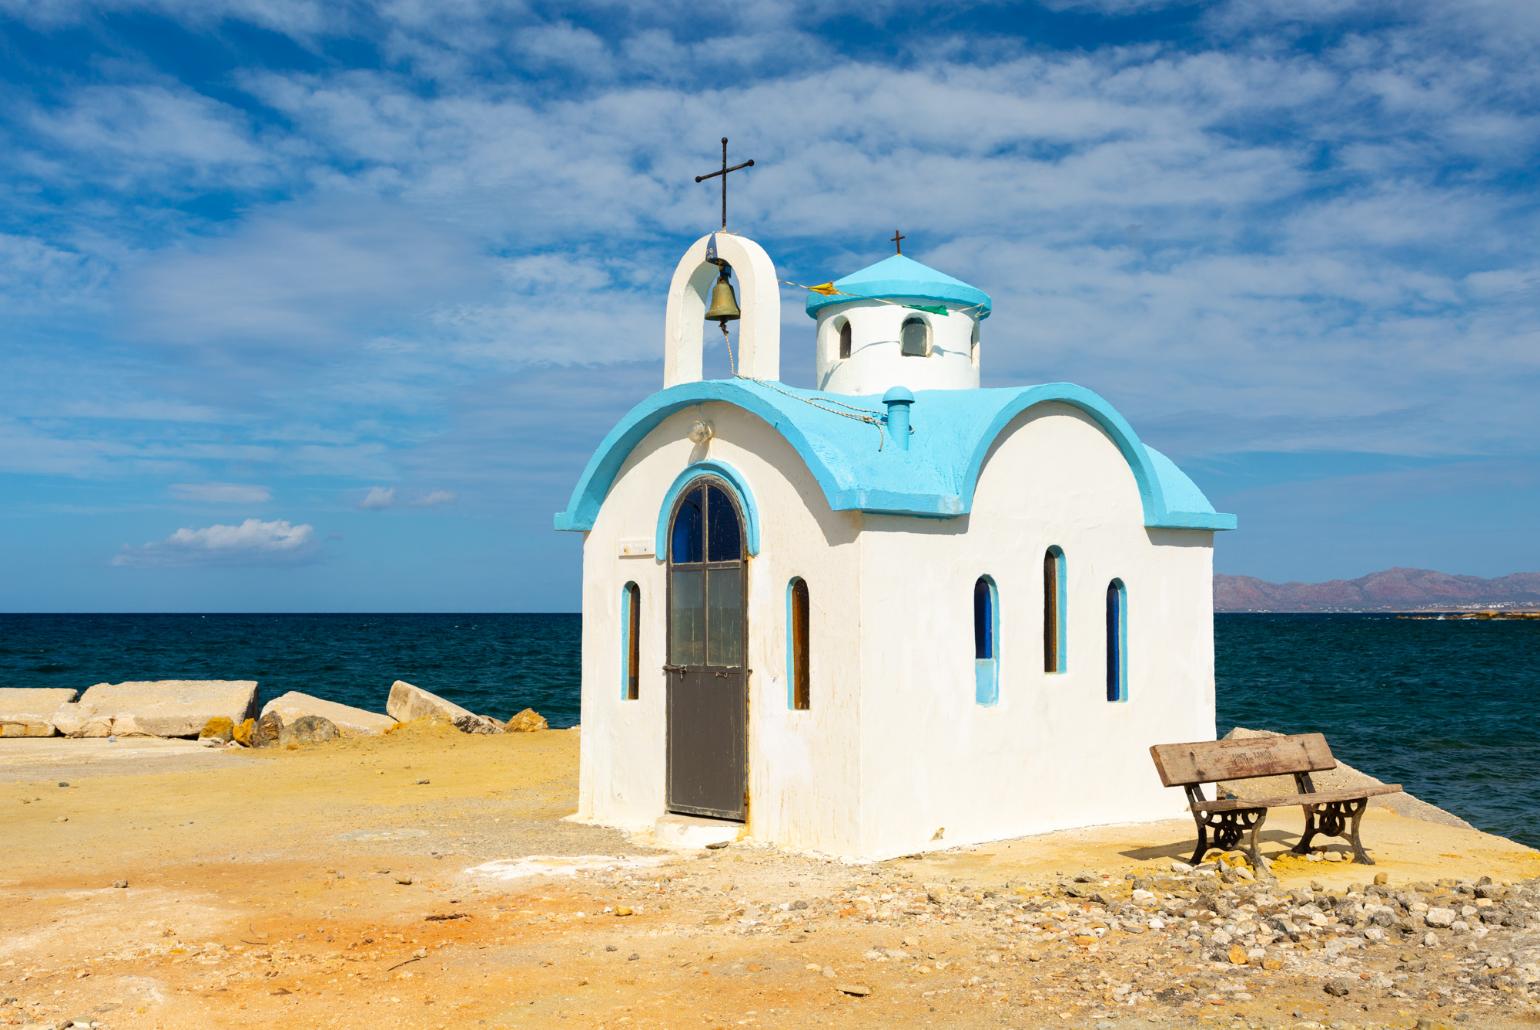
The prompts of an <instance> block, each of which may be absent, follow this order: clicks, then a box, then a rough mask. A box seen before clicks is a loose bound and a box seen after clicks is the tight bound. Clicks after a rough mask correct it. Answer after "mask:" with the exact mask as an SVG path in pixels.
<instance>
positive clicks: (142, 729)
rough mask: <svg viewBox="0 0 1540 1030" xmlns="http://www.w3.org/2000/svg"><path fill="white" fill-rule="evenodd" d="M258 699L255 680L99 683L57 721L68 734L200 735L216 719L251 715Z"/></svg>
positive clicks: (57, 726) (70, 704)
mask: <svg viewBox="0 0 1540 1030" xmlns="http://www.w3.org/2000/svg"><path fill="white" fill-rule="evenodd" d="M256 703H257V684H256V681H255V680H143V681H131V682H127V683H98V684H96V685H95V686H93V687H89V688H87V689H86V691H85V693H83V694H82V695H80V700H79V701H70V702H66V703H64V704H61V705H59V706H58V707H57V708H56V709H55V710H54V713H53V717H52V721H53V725H54V727H55V729H57V730H58V731H59V732H60V733H62V734H63V735H64V736H66V737H133V736H139V737H196V736H198V734H199V732H200V731H202V729H203V727H204V726H206V725H207V724H208V722H209V720H210V719H214V718H225V719H229V720H231V721H232V722H240V721H242V720H244V719H246V718H249V717H250V715H251V713H252V711H253V710H254V709H255V708H256Z"/></svg>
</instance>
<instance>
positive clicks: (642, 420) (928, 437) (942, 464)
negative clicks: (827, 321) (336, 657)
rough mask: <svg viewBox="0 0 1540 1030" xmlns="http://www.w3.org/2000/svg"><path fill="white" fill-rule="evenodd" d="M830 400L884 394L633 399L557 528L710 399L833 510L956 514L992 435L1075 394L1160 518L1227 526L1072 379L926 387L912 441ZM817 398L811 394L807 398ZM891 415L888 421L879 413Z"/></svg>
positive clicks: (590, 521) (746, 389) (771, 392)
mask: <svg viewBox="0 0 1540 1030" xmlns="http://www.w3.org/2000/svg"><path fill="white" fill-rule="evenodd" d="M828 401H835V402H837V403H841V404H849V405H854V406H856V407H861V408H870V409H873V410H880V407H879V406H880V404H881V401H880V398H876V397H850V396H845V395H841V394H829V393H823V392H820V391H816V390H800V389H797V388H795V387H790V386H786V385H784V384H780V383H776V384H774V385H773V388H772V387H771V386H766V385H761V384H759V383H754V382H750V381H748V380H708V381H703V382H695V383H681V384H679V385H678V386H672V387H669V388H668V389H666V390H661V391H659V392H658V393H655V394H653V395H652V396H651V397H648V398H647V399H646V400H644V401H642V402H641V403H640V404H638V405H637V406H636V407H634V408H632V409H631V411H630V412H628V413H627V414H626V415H625V416H624V417H623V418H622V419H621V420H620V422H619V424H617V425H616V426H615V427H614V428H613V429H612V430H610V432H609V435H607V436H606V437H605V438H604V441H603V442H602V443H600V445H599V447H598V449H597V450H596V451H595V452H594V454H593V456H592V457H591V458H590V459H589V461H588V465H587V467H586V468H585V469H584V470H583V474H582V476H581V478H579V480H578V483H577V486H576V488H574V490H573V492H572V496H571V498H570V499H569V500H568V502H567V510H566V511H563V512H561V513H560V514H558V515H557V516H556V519H555V524H556V528H557V529H561V530H574V531H585V530H589V529H592V528H593V525H594V520H595V519H596V518H598V516H599V507H600V505H601V504H603V502H604V498H605V495H606V494H608V493H609V490H610V487H611V485H613V483H614V482H615V478H616V477H617V476H618V475H619V474H620V469H621V467H622V466H623V465H624V464H625V461H626V458H627V457H629V456H630V454H631V452H632V450H633V449H634V448H635V447H636V446H637V444H639V443H640V442H641V441H642V440H643V438H645V437H646V436H647V434H648V433H650V432H651V431H652V430H653V429H655V428H657V426H658V425H659V424H660V423H662V422H663V420H664V419H666V418H668V417H669V416H670V415H673V414H675V413H676V412H679V411H684V410H686V409H689V408H692V407H696V406H698V405H700V404H704V403H708V402H721V403H724V404H730V405H733V406H734V407H737V408H739V409H741V410H743V411H745V412H747V413H749V414H751V415H754V416H756V417H757V418H759V419H761V420H762V421H764V422H765V423H766V424H767V425H768V426H770V427H771V428H772V429H773V430H774V431H775V432H777V433H779V434H780V435H781V437H782V438H783V439H785V440H786V442H787V443H788V444H789V445H790V446H791V447H792V449H793V450H795V451H796V452H797V454H798V456H799V457H800V458H801V460H802V462H803V464H804V465H806V466H807V469H808V471H809V473H811V474H812V476H813V478H814V480H816V481H817V483H818V486H819V488H820V489H821V490H822V491H823V494H824V497H825V499H826V500H827V502H828V504H829V507H830V509H831V510H834V511H852V510H859V511H868V512H880V513H884V514H893V515H914V516H921V517H931V518H954V517H956V516H958V515H966V514H968V512H969V510H970V509H971V508H972V505H973V494H974V490H975V488H976V487H977V485H978V479H979V475H980V473H981V471H982V469H983V466H984V462H985V460H986V459H987V458H988V456H989V453H990V450H991V448H992V446H993V444H994V442H995V440H996V439H997V438H998V437H999V436H1000V434H1001V433H1002V432H1004V431H1005V428H1006V427H1007V426H1008V425H1009V424H1010V423H1011V421H1012V420H1014V419H1015V418H1016V417H1017V416H1019V415H1021V414H1022V413H1023V412H1025V411H1027V410H1028V409H1030V408H1032V407H1034V406H1036V405H1038V404H1046V403H1050V402H1059V403H1063V404H1068V405H1070V406H1071V407H1074V408H1076V409H1078V410H1079V411H1081V412H1083V413H1084V414H1085V415H1087V416H1088V417H1089V418H1090V419H1091V420H1092V421H1094V422H1095V423H1096V424H1097V425H1098V426H1100V427H1101V429H1102V430H1103V432H1105V433H1106V434H1107V436H1108V437H1109V438H1110V439H1111V440H1112V442H1113V444H1114V445H1115V446H1116V447H1117V448H1118V451H1119V452H1120V453H1121V454H1122V455H1123V457H1124V459H1125V460H1126V461H1127V462H1128V466H1129V469H1130V470H1131V471H1132V473H1133V476H1134V481H1135V483H1136V484H1137V485H1138V488H1139V496H1140V499H1141V500H1142V502H1143V506H1144V524H1145V525H1146V526H1149V527H1152V528H1160V527H1165V528H1172V529H1203V530H1223V529H1234V528H1235V524H1236V523H1235V516H1234V515H1225V514H1220V513H1217V512H1215V511H1214V509H1213V507H1212V506H1211V505H1210V504H1209V503H1208V501H1207V499H1205V498H1204V496H1203V494H1202V492H1201V491H1200V490H1199V489H1198V488H1197V486H1195V485H1194V484H1193V482H1192V480H1191V479H1189V478H1187V476H1186V475H1184V474H1183V473H1182V471H1181V470H1180V469H1179V468H1177V467H1176V465H1174V464H1173V463H1172V462H1171V461H1170V459H1168V458H1166V456H1165V455H1163V454H1161V453H1160V452H1159V451H1156V450H1155V449H1154V448H1152V447H1147V446H1145V444H1144V443H1143V442H1142V441H1140V440H1139V438H1138V436H1136V435H1135V434H1134V431H1133V428H1132V427H1131V426H1129V424H1128V422H1127V421H1125V420H1124V418H1123V416H1121V415H1119V414H1118V413H1117V411H1116V410H1115V409H1114V408H1113V407H1112V405H1110V404H1108V403H1107V401H1106V400H1104V399H1103V398H1101V397H1100V396H1098V395H1097V394H1095V393H1093V392H1092V391H1090V390H1087V389H1085V388H1084V387H1080V386H1075V385H1074V384H1072V383H1047V384H1044V385H1040V386H1028V387H1021V388H1018V389H989V390H922V391H920V392H919V393H918V394H917V395H916V401H915V403H914V405H913V406H912V408H911V409H910V411H909V415H910V418H911V422H912V431H913V435H912V437H911V442H910V446H909V448H908V449H904V448H901V447H879V446H876V443H877V437H878V434H880V435H881V438H882V439H888V438H889V436H890V427H888V426H886V425H879V426H878V427H877V428H876V429H875V431H874V428H873V426H872V425H870V424H867V423H865V422H861V421H857V420H854V419H850V418H843V417H841V416H840V414H836V413H833V411H832V410H831V409H829V408H828V406H827V403H826V402H828ZM809 402H811V403H809ZM883 421H885V420H883Z"/></svg>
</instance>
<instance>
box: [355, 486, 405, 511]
mask: <svg viewBox="0 0 1540 1030" xmlns="http://www.w3.org/2000/svg"><path fill="white" fill-rule="evenodd" d="M395 503H396V488H395V487H393V486H371V487H370V488H369V492H368V493H366V494H364V499H363V500H361V501H359V502H358V506H359V507H360V508H362V509H364V510H365V511H380V510H381V509H384V508H389V507H391V506H392V505H394V504H395Z"/></svg>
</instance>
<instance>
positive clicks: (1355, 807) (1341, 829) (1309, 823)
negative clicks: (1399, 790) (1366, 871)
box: [1290, 798, 1374, 865]
mask: <svg viewBox="0 0 1540 1030" xmlns="http://www.w3.org/2000/svg"><path fill="white" fill-rule="evenodd" d="M1368 805H1369V799H1368V798H1358V799H1357V800H1354V801H1328V802H1325V803H1323V804H1317V805H1302V806H1300V807H1302V808H1303V809H1304V810H1305V832H1304V833H1303V834H1301V835H1300V838H1299V843H1298V844H1296V845H1294V847H1293V848H1291V849H1290V850H1291V851H1293V852H1294V854H1296V855H1308V854H1310V842H1311V841H1312V840H1314V839H1315V838H1316V836H1317V835H1319V836H1323V837H1341V838H1343V839H1344V840H1346V841H1347V842H1348V846H1349V847H1351V848H1352V849H1353V861H1355V862H1357V863H1359V864H1360V865H1373V864H1374V859H1372V858H1370V857H1369V853H1368V852H1366V851H1365V850H1364V843H1363V840H1362V839H1361V838H1360V837H1359V836H1358V826H1359V824H1360V823H1361V822H1362V821H1363V817H1364V809H1365V808H1367V807H1368Z"/></svg>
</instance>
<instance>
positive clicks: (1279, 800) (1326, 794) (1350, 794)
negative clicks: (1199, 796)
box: [1192, 783, 1401, 812]
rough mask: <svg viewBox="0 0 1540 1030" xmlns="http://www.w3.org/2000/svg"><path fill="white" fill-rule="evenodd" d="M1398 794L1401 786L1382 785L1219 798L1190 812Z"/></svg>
mask: <svg viewBox="0 0 1540 1030" xmlns="http://www.w3.org/2000/svg"><path fill="white" fill-rule="evenodd" d="M1400 792H1401V784H1399V783H1384V784H1381V785H1380V786H1378V787H1343V788H1341V789H1340V790H1318V791H1316V792H1315V793H1313V794H1289V795H1286V796H1284V797H1276V798H1221V799H1220V800H1218V801H1200V802H1198V803H1196V804H1194V805H1193V806H1192V810H1193V811H1194V812H1235V811H1239V810H1241V809H1245V808H1288V807H1289V806H1290V805H1324V804H1327V803H1328V802H1332V801H1356V800H1358V799H1359V798H1372V797H1378V796H1379V795H1381V794H1399V793H1400Z"/></svg>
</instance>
